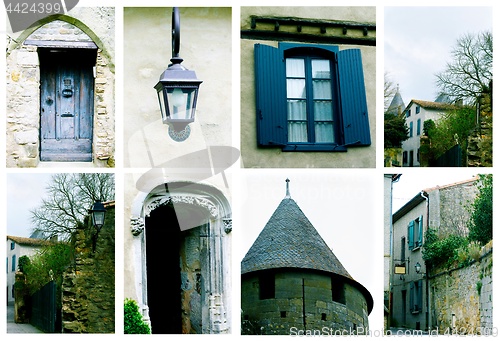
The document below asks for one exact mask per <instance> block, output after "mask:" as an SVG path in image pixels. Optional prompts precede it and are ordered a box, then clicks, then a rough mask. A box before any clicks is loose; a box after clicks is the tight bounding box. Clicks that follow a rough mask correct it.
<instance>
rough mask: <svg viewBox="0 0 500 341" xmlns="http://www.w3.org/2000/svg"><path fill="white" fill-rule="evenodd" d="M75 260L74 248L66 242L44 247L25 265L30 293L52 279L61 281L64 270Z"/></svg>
mask: <svg viewBox="0 0 500 341" xmlns="http://www.w3.org/2000/svg"><path fill="white" fill-rule="evenodd" d="M72 261H73V249H72V247H71V246H70V245H68V244H66V243H57V244H52V245H49V246H45V247H43V248H42V249H41V250H40V251H39V252H38V253H37V254H36V255H35V256H33V257H32V259H31V262H27V263H26V264H24V265H23V268H24V273H25V275H26V285H27V288H28V290H29V292H30V294H33V293H35V292H36V291H37V290H39V289H40V288H41V287H43V286H44V285H45V284H47V283H48V282H50V281H51V280H57V281H59V282H60V281H61V278H62V274H63V272H64V271H65V270H66V269H67V268H68V266H69V265H71V263H72Z"/></svg>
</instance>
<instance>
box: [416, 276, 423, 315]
mask: <svg viewBox="0 0 500 341" xmlns="http://www.w3.org/2000/svg"><path fill="white" fill-rule="evenodd" d="M416 286H417V302H416V303H415V310H417V311H422V307H423V300H422V297H423V296H422V295H423V293H422V280H419V281H418V282H417V283H416Z"/></svg>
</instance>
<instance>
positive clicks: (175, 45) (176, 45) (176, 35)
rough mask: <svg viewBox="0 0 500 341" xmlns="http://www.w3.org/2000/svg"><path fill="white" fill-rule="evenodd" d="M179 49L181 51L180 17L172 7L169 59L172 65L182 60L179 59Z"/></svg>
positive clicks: (177, 9)
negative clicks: (170, 54) (170, 52)
mask: <svg viewBox="0 0 500 341" xmlns="http://www.w3.org/2000/svg"><path fill="white" fill-rule="evenodd" d="M180 49H181V16H180V14H179V8H177V7H174V8H173V9H172V59H170V61H171V62H172V64H180V63H182V58H181V57H179V51H180Z"/></svg>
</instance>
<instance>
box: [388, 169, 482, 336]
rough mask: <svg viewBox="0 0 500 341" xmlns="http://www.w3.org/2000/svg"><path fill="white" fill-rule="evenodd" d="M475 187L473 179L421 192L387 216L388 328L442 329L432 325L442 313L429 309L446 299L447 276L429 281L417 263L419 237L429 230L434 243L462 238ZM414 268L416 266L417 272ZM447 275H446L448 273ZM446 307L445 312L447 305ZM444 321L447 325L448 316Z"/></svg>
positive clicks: (422, 265) (420, 253) (420, 245)
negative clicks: (389, 223)
mask: <svg viewBox="0 0 500 341" xmlns="http://www.w3.org/2000/svg"><path fill="white" fill-rule="evenodd" d="M403 176H404V175H403ZM477 181H478V178H477V177H473V178H471V179H468V180H464V181H461V182H457V183H452V184H448V185H443V186H436V187H433V188H428V189H423V190H422V191H421V192H419V193H417V194H416V195H415V196H414V197H413V198H412V199H411V200H410V201H408V202H407V203H406V204H405V205H403V206H402V207H401V208H400V209H399V210H398V211H396V212H395V213H394V214H393V216H392V232H391V236H392V241H391V242H392V251H391V252H392V253H391V266H390V274H391V283H390V302H389V310H390V323H391V327H404V328H409V329H416V330H428V329H431V328H435V327H436V326H437V325H439V326H440V327H441V326H443V324H442V323H441V324H437V323H438V322H437V321H438V317H437V315H439V316H441V317H440V318H442V313H438V312H437V311H436V310H435V309H436V308H437V306H438V305H440V304H441V303H439V300H440V299H442V297H444V296H446V297H447V296H448V295H450V291H449V290H451V289H450V285H451V282H453V281H451V282H450V277H449V276H448V277H442V278H439V277H440V276H438V277H433V275H432V274H431V273H430V269H428V268H426V266H425V261H424V259H423V250H424V243H425V236H426V232H427V231H428V229H429V228H433V229H435V230H436V232H437V236H438V237H439V238H444V237H447V236H449V235H451V234H454V235H459V236H464V237H465V236H467V235H468V220H469V217H470V214H471V212H470V209H469V205H470V204H471V203H472V202H473V200H474V198H475V197H476V195H477V194H478V188H477ZM417 264H418V265H420V268H418V270H417V267H416V265H417ZM449 274H450V275H452V272H450V273H449ZM453 275H456V274H453ZM437 293H440V295H444V296H439V295H438V294H437ZM460 297H462V296H460ZM462 298H463V297H462ZM466 301H468V299H467V300H466ZM447 302H448V303H449V300H448V301H447ZM462 304H464V302H463V301H462ZM447 307H448V308H450V305H447ZM443 309H444V307H443ZM448 312H449V311H448ZM448 318H449V319H448V320H449V321H451V315H450V314H448Z"/></svg>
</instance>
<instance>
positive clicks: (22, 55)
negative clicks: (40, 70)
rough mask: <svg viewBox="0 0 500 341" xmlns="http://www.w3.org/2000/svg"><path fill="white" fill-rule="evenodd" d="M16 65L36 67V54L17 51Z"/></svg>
mask: <svg viewBox="0 0 500 341" xmlns="http://www.w3.org/2000/svg"><path fill="white" fill-rule="evenodd" d="M17 64H19V65H31V66H37V65H38V54H37V53H36V52H27V51H19V52H18V53H17Z"/></svg>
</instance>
